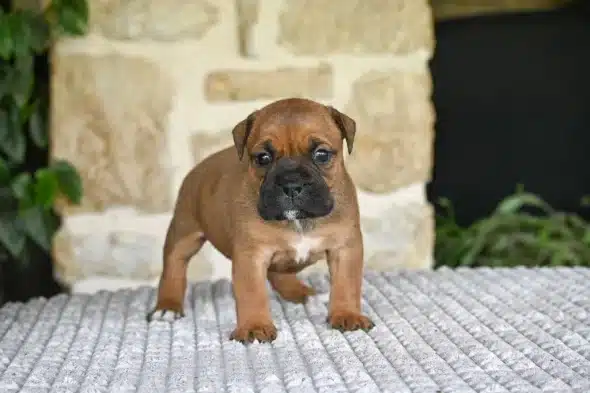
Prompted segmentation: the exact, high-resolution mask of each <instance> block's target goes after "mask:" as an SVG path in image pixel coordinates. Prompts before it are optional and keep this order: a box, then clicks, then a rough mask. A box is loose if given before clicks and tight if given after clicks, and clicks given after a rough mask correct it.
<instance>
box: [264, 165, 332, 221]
mask: <svg viewBox="0 0 590 393" xmlns="http://www.w3.org/2000/svg"><path fill="white" fill-rule="evenodd" d="M333 206H334V200H333V198H332V195H331V193H330V190H329V188H328V186H327V184H326V182H325V180H324V178H323V177H322V175H321V171H320V170H319V169H318V168H317V167H316V166H315V164H313V162H311V160H309V162H308V161H307V160H304V159H300V160H297V159H293V158H289V157H284V158H281V159H279V160H278V161H277V162H276V164H275V165H274V166H273V167H272V168H271V169H270V170H269V171H268V172H267V174H266V177H265V179H264V181H263V182H262V185H261V187H260V199H259V202H258V212H259V214H260V216H261V217H262V218H263V219H265V220H285V219H289V220H293V219H305V218H315V217H321V216H325V215H327V214H329V213H330V212H331V211H332V208H333Z"/></svg>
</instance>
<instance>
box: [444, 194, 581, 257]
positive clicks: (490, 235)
mask: <svg viewBox="0 0 590 393" xmlns="http://www.w3.org/2000/svg"><path fill="white" fill-rule="evenodd" d="M589 201H590V198H588V197H586V198H585V199H584V200H583V203H585V204H586V203H588V202H589ZM440 206H441V207H443V209H444V210H445V213H444V214H441V215H439V216H438V217H437V220H436V242H435V259H436V261H437V267H439V266H442V265H444V266H450V267H458V266H467V267H475V266H493V267H509V266H590V223H588V222H586V221H584V220H583V219H582V218H581V217H579V216H578V215H576V214H573V213H566V212H560V211H555V210H554V209H553V208H552V207H551V206H549V204H547V203H546V202H545V201H543V200H542V199H541V198H539V197H538V196H536V195H534V194H531V193H527V192H525V191H524V189H522V187H519V188H518V189H517V191H516V193H515V194H514V195H512V196H509V197H508V198H506V199H504V200H503V201H501V202H500V203H499V204H498V206H497V208H496V210H495V211H494V212H493V214H491V215H490V216H489V217H486V218H484V219H482V220H479V221H477V222H475V223H474V224H472V225H471V226H468V227H461V226H459V225H458V224H457V223H456V221H455V217H454V213H453V208H452V206H451V203H450V202H449V201H448V200H446V199H442V200H441V201H440Z"/></svg>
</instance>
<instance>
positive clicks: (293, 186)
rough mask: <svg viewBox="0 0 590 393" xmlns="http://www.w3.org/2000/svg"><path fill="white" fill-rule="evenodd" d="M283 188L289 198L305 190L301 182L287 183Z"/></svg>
mask: <svg viewBox="0 0 590 393" xmlns="http://www.w3.org/2000/svg"><path fill="white" fill-rule="evenodd" d="M281 188H282V189H283V192H284V193H285V195H287V196H288V197H289V198H295V197H297V196H298V195H299V194H301V192H302V191H303V185H302V184H301V183H287V184H283V185H282V186H281Z"/></svg>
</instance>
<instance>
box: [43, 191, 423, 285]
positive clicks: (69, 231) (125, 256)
mask: <svg viewBox="0 0 590 393" xmlns="http://www.w3.org/2000/svg"><path fill="white" fill-rule="evenodd" d="M358 193H359V206H360V212H361V229H362V232H363V239H364V246H365V252H364V254H365V258H364V259H365V266H366V268H367V269H372V270H377V271H390V270H395V269H428V268H431V267H432V264H433V263H432V249H433V239H434V235H433V233H434V229H433V215H432V208H431V207H430V205H429V204H428V202H427V201H426V200H425V195H424V184H414V185H412V186H410V187H406V188H403V189H401V190H398V191H396V192H392V193H389V194H381V195H375V194H369V193H366V192H363V191H360V190H359V191H358ZM170 219H171V214H169V213H167V214H142V213H139V212H137V211H136V210H133V209H129V208H125V209H110V210H107V211H106V212H104V213H103V214H77V215H72V216H68V217H66V218H65V221H64V225H63V227H62V228H61V229H60V230H59V232H58V234H57V236H56V237H55V241H54V247H53V250H54V255H53V257H54V261H55V272H56V278H57V279H58V280H59V281H60V282H61V283H63V284H65V285H69V286H73V285H75V284H76V283H78V282H80V281H82V280H88V279H92V278H93V277H113V278H116V279H117V280H134V281H141V282H148V281H150V282H154V281H157V279H158V277H159V276H160V273H161V271H162V249H163V244H164V238H165V236H166V229H167V228H168V225H169V223H170ZM314 272H327V266H326V263H325V261H320V262H319V263H317V264H316V265H313V266H311V267H309V268H307V269H305V270H304V271H303V272H302V273H301V274H302V275H304V276H305V275H308V274H311V273H314ZM219 278H226V279H231V262H230V261H229V260H228V259H227V258H225V257H224V256H223V255H222V254H221V253H219V252H218V251H217V250H216V249H215V248H214V247H213V246H212V245H211V244H210V243H208V242H207V243H205V246H203V248H202V249H201V250H200V251H199V252H198V253H197V254H196V255H195V256H194V257H193V258H192V259H191V261H190V262H189V266H188V279H189V280H190V281H193V282H197V281H203V280H216V279H219Z"/></svg>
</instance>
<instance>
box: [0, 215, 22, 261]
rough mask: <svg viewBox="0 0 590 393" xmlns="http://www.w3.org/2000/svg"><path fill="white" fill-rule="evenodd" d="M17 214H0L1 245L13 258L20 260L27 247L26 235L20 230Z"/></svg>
mask: <svg viewBox="0 0 590 393" xmlns="http://www.w3.org/2000/svg"><path fill="white" fill-rule="evenodd" d="M16 223H17V216H16V212H15V211H12V212H0V245H1V246H2V247H3V248H4V249H6V251H8V253H9V254H10V256H11V257H12V258H15V259H16V258H18V257H19V256H20V255H21V253H22V252H23V249H24V247H25V240H26V237H25V234H24V233H23V232H21V231H20V230H19V227H18V225H17V224H16Z"/></svg>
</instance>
